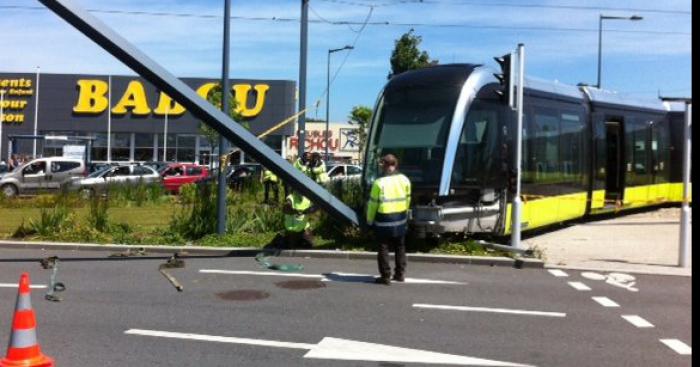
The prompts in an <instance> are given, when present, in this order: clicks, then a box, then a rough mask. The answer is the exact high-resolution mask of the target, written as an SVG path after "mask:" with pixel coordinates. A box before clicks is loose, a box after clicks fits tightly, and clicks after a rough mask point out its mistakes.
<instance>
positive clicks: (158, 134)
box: [0, 72, 296, 164]
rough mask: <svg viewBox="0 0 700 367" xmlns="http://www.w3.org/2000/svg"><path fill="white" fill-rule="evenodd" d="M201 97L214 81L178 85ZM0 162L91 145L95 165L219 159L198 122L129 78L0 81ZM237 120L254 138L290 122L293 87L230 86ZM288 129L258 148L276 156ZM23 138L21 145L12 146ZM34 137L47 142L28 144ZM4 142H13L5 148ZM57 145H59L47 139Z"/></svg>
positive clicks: (25, 76)
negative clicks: (267, 148)
mask: <svg viewBox="0 0 700 367" xmlns="http://www.w3.org/2000/svg"><path fill="white" fill-rule="evenodd" d="M182 81H183V82H184V83H185V84H187V85H189V86H190V87H192V88H193V89H194V90H196V91H197V93H198V94H199V95H200V96H202V97H203V98H206V96H207V95H208V94H209V93H210V92H211V91H212V89H213V88H215V87H217V86H218V84H219V81H218V80H216V79H206V78H182ZM0 91H3V92H4V93H3V102H2V104H0V106H2V107H0V108H1V109H2V111H1V112H2V122H1V124H2V130H1V132H0V133H1V136H0V160H7V159H8V156H9V154H10V153H13V154H19V155H24V156H27V157H33V156H60V155H63V153H64V152H63V150H64V149H63V147H64V146H66V145H72V146H75V145H81V144H82V145H85V144H86V143H85V141H86V140H85V139H82V138H89V139H92V148H91V151H90V153H91V159H92V160H93V161H96V162H103V161H112V162H129V161H131V162H145V161H173V162H175V161H177V162H194V163H200V164H208V163H209V162H210V161H211V159H212V157H214V156H216V155H218V152H216V151H215V150H216V149H212V144H211V142H210V141H209V139H210V138H207V136H206V134H204V133H203V131H202V129H201V123H200V120H199V119H197V118H196V117H194V116H193V115H192V114H190V113H189V112H188V111H187V110H186V109H185V108H184V107H182V106H181V105H179V104H178V103H177V102H175V101H173V100H172V99H171V98H170V97H169V96H167V95H166V94H164V93H162V92H161V91H159V90H157V88H155V87H154V86H153V85H151V84H150V83H148V82H147V81H145V80H144V79H142V78H139V77H136V76H107V75H75V74H46V73H41V74H38V73H2V72H0ZM231 93H232V94H233V95H234V96H235V98H236V100H237V105H238V106H237V112H238V113H239V114H240V115H241V116H242V117H243V119H244V121H245V122H246V124H247V125H248V126H249V127H250V131H251V132H252V133H253V134H256V135H257V134H260V133H262V132H264V131H266V130H268V129H270V128H271V127H273V126H275V125H277V124H278V123H280V122H281V121H283V120H285V119H287V118H288V117H289V116H292V115H293V114H294V113H295V110H296V108H295V107H296V106H295V104H296V99H295V96H296V84H295V82H294V81H287V80H243V79H233V80H231ZM294 131H295V125H294V123H290V124H287V125H285V126H283V127H282V128H279V129H277V130H275V131H274V132H272V133H271V134H269V135H267V137H266V138H265V139H264V141H265V142H266V143H267V144H268V145H269V146H271V147H272V148H273V149H275V150H276V151H277V152H279V153H280V154H282V155H286V152H285V150H286V146H285V142H287V141H288V137H290V136H291V135H293V134H294ZM20 135H23V136H25V138H17V136H20ZM31 135H41V136H47V137H48V138H47V139H37V140H35V139H30V138H26V136H31ZM11 136H15V139H14V140H13V144H10V139H8V138H9V137H11ZM51 137H58V138H51Z"/></svg>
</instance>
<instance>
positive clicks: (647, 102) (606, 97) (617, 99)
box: [584, 87, 669, 112]
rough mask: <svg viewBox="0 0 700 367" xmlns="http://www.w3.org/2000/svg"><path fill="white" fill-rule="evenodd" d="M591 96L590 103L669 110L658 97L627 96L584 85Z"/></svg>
mask: <svg viewBox="0 0 700 367" xmlns="http://www.w3.org/2000/svg"><path fill="white" fill-rule="evenodd" d="M584 88H586V90H587V91H588V93H589V95H590V96H591V102H592V103H605V104H612V105H618V106H626V107H633V108H643V109H648V110H657V111H663V112H666V111H669V106H668V105H667V104H664V103H663V102H662V101H661V100H660V99H640V98H629V97H625V96H623V95H620V94H618V93H617V92H613V91H609V90H605V89H598V88H594V87H584Z"/></svg>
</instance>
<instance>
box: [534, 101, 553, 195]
mask: <svg viewBox="0 0 700 367" xmlns="http://www.w3.org/2000/svg"><path fill="white" fill-rule="evenodd" d="M528 127H529V129H528V134H527V135H528V136H527V145H528V155H529V156H528V164H527V170H528V176H529V177H530V179H534V182H535V183H556V182H558V181H559V180H560V174H559V115H558V114H557V111H556V110H554V109H549V108H535V110H534V114H533V118H532V120H531V121H529V126H528Z"/></svg>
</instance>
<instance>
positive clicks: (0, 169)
mask: <svg viewBox="0 0 700 367" xmlns="http://www.w3.org/2000/svg"><path fill="white" fill-rule="evenodd" d="M3 163H4V162H3ZM9 171H10V167H8V166H7V165H6V164H0V178H2V177H3V176H5V174H6V173H7V172H9Z"/></svg>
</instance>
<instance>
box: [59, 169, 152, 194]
mask: <svg viewBox="0 0 700 367" xmlns="http://www.w3.org/2000/svg"><path fill="white" fill-rule="evenodd" d="M160 183H161V177H160V175H159V174H158V172H156V170H154V169H153V168H151V167H148V166H144V165H140V164H126V165H120V166H116V167H107V168H104V169H102V170H100V171H96V172H93V173H92V174H90V175H89V176H88V177H86V178H83V179H78V180H73V182H72V183H71V188H72V189H77V190H80V191H82V192H84V193H85V194H92V193H97V192H104V191H105V190H106V189H107V188H108V187H109V186H117V185H137V184H160Z"/></svg>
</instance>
